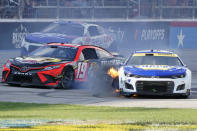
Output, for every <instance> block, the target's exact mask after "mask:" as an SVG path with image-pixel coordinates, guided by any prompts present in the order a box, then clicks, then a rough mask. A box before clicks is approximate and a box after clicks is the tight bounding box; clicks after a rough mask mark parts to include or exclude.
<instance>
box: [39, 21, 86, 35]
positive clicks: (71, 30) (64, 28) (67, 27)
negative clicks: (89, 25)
mask: <svg viewBox="0 0 197 131" xmlns="http://www.w3.org/2000/svg"><path fill="white" fill-rule="evenodd" d="M42 32H43V33H59V34H66V35H69V36H82V35H83V33H84V27H83V26H81V25H79V24H66V23H64V24H60V23H52V24H50V25H49V26H47V27H46V28H45V29H44V30H42Z"/></svg>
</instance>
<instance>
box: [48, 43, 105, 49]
mask: <svg viewBox="0 0 197 131" xmlns="http://www.w3.org/2000/svg"><path fill="white" fill-rule="evenodd" d="M47 45H54V46H69V47H75V48H78V47H80V46H83V47H84V46H89V47H90V46H91V47H96V48H100V49H103V48H102V47H99V46H96V45H80V44H73V43H72V44H70V43H48V44H47ZM103 50H105V49H103Z"/></svg>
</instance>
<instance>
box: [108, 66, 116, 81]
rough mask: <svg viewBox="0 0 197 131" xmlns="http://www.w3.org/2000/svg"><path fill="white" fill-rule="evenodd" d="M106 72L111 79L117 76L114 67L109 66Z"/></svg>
mask: <svg viewBox="0 0 197 131" xmlns="http://www.w3.org/2000/svg"><path fill="white" fill-rule="evenodd" d="M107 74H108V75H109V76H111V77H112V78H113V79H115V78H117V77H118V70H116V69H115V68H113V67H111V68H110V69H109V70H108V71H107Z"/></svg>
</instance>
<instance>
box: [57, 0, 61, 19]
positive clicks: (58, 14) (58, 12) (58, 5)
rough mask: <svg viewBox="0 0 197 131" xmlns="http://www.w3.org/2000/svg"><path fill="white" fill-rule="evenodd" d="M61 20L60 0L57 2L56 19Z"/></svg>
mask: <svg viewBox="0 0 197 131" xmlns="http://www.w3.org/2000/svg"><path fill="white" fill-rule="evenodd" d="M59 18H60V0H57V16H56V19H59Z"/></svg>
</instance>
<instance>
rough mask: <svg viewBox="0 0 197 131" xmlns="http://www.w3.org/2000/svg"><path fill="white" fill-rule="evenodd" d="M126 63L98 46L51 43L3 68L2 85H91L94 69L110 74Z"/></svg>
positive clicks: (67, 86) (12, 60) (10, 60)
mask: <svg viewBox="0 0 197 131" xmlns="http://www.w3.org/2000/svg"><path fill="white" fill-rule="evenodd" d="M122 62H123V59H122V58H118V57H114V56H113V55H112V54H111V53H109V52H108V51H106V50H104V49H103V48H100V47H97V46H92V45H75V44H64V43H50V44H47V45H45V46H43V47H41V48H39V49H37V50H35V51H34V52H32V53H31V54H30V55H29V56H22V57H16V58H13V59H9V60H8V62H7V63H6V64H5V65H4V66H3V72H2V82H5V83H8V84H10V85H22V86H45V87H57V88H70V87H72V84H73V82H76V81H78V82H84V81H87V78H88V75H89V74H90V71H92V69H96V67H97V68H100V69H101V67H102V72H105V73H106V72H107V70H108V69H109V68H110V67H111V66H119V65H120V64H121V63H122ZM99 72H101V71H99ZM95 75H96V74H95Z"/></svg>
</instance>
